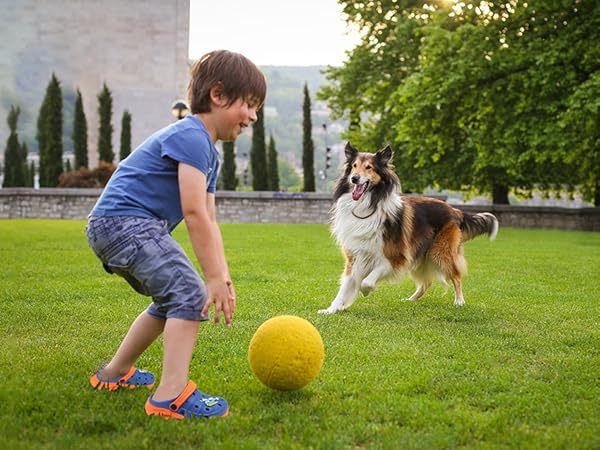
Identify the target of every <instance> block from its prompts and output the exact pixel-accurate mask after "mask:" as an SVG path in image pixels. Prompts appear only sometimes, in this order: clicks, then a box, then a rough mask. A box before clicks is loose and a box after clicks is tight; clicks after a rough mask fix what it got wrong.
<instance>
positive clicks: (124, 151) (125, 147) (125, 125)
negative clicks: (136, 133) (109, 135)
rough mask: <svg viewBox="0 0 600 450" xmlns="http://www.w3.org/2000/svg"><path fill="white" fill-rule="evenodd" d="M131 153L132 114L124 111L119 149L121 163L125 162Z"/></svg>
mask: <svg viewBox="0 0 600 450" xmlns="http://www.w3.org/2000/svg"><path fill="white" fill-rule="evenodd" d="M130 153H131V114H130V113H129V111H127V110H125V111H123V118H122V119H121V147H120V149H119V161H123V160H124V159H125V158H127V156H128V155H129V154H130Z"/></svg>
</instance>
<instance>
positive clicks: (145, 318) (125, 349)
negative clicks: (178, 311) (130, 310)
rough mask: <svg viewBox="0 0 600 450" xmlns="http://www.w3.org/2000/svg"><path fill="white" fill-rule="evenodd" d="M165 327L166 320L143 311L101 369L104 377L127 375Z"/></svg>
mask: <svg viewBox="0 0 600 450" xmlns="http://www.w3.org/2000/svg"><path fill="white" fill-rule="evenodd" d="M164 328H165V320H164V319H159V318H157V317H154V316H152V315H150V314H148V313H147V312H146V311H144V312H142V313H141V314H140V315H139V316H138V317H137V319H135V320H134V322H133V324H131V327H130V328H129V331H128V332H127V335H126V336H125V338H124V339H123V341H122V342H121V345H120V346H119V349H118V350H117V352H116V353H115V355H114V356H113V358H112V359H111V361H110V362H109V363H108V365H107V366H106V367H105V368H104V369H103V370H102V371H101V376H102V378H104V379H110V378H117V377H120V376H122V375H125V374H126V373H127V372H128V371H129V369H130V368H131V367H132V366H133V365H134V364H135V361H136V360H137V359H138V358H139V356H140V355H141V354H142V353H143V352H144V350H146V349H147V348H148V346H150V344H152V342H154V341H155V340H156V338H157V337H158V336H160V334H161V333H162V332H163V329H164Z"/></svg>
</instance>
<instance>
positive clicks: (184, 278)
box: [87, 50, 267, 419]
mask: <svg viewBox="0 0 600 450" xmlns="http://www.w3.org/2000/svg"><path fill="white" fill-rule="evenodd" d="M266 89H267V88H266V80H265V77H264V75H263V74H262V72H261V71H260V70H259V69H258V68H257V67H256V66H255V65H254V64H253V63H252V62H251V61H250V60H248V59H247V58H245V57H244V56H242V55H240V54H237V53H232V52H228V51H225V50H218V51H214V52H210V53H207V54H206V55H204V56H203V57H202V58H201V59H200V60H198V61H197V62H196V63H195V64H194V65H193V67H192V70H191V80H190V83H189V86H188V96H189V100H190V109H191V114H190V115H189V116H187V117H186V118H185V119H182V120H180V121H178V122H176V123H173V124H171V125H170V126H167V127H166V128H163V129H162V130H160V131H158V132H156V133H155V134H153V135H152V136H150V138H148V139H147V140H146V141H145V142H143V143H142V144H141V145H140V146H139V147H138V148H137V149H136V150H135V151H133V152H132V153H131V155H129V156H128V157H127V158H126V159H125V160H123V161H121V162H120V163H119V166H118V168H117V170H116V171H115V173H114V174H113V176H112V177H111V179H110V181H109V182H108V184H107V186H106V188H105V189H104V191H103V192H102V195H101V196H100V198H99V199H98V202H97V203H96V205H95V206H94V208H93V210H92V212H91V213H90V217H89V221H88V225H87V238H88V242H89V244H90V247H91V248H92V250H93V251H94V253H95V254H96V256H98V258H99V259H100V260H101V261H102V264H103V266H104V268H105V269H106V270H107V271H108V272H109V273H116V274H118V275H120V276H121V277H123V278H125V280H127V282H128V283H129V284H130V285H131V286H132V287H133V288H134V289H135V290H136V291H138V292H140V293H142V294H144V295H147V296H151V297H152V303H151V304H150V306H149V307H148V309H146V310H145V311H144V312H142V313H141V314H140V315H139V316H138V317H137V319H136V320H135V321H134V322H133V324H132V325H131V327H130V329H129V332H128V333H127V335H126V336H125V338H124V339H123V341H122V342H121V345H120V346H119V348H118V350H117V352H116V353H115V355H114V356H113V358H112V360H111V361H110V362H109V363H108V365H107V366H106V367H104V368H103V369H102V370H101V371H99V372H97V373H96V374H94V375H93V376H92V377H91V379H90V383H91V385H92V386H93V387H94V388H96V389H109V390H114V389H118V388H119V387H125V388H136V387H147V388H149V389H152V387H153V386H154V375H152V374H151V373H149V372H145V371H143V370H140V369H137V368H135V367H134V363H135V361H136V360H137V359H138V357H139V356H140V355H141V354H142V352H143V351H144V350H145V349H146V348H147V347H148V346H149V345H150V344H151V343H152V342H154V340H155V339H156V338H157V337H158V336H159V335H160V334H161V333H162V334H163V336H164V356H163V372H162V377H161V380H160V383H159V385H158V388H157V389H156V392H154V394H152V395H151V396H150V397H149V398H148V400H147V402H146V406H145V409H146V413H147V414H148V415H160V416H163V417H165V418H175V419H184V418H192V417H211V416H226V415H227V414H228V412H229V406H228V403H227V401H226V400H225V399H223V398H221V397H215V396H210V395H206V394H204V393H202V392H200V391H199V390H198V389H196V385H195V384H194V383H193V382H192V381H188V373H189V365H190V361H191V358H192V352H193V349H194V345H195V343H196V338H197V333H198V327H199V321H201V320H208V316H207V315H208V310H209V308H210V306H211V305H214V322H215V324H218V323H219V321H220V316H221V314H223V318H224V320H225V324H226V325H227V326H228V327H229V326H230V325H231V320H232V317H233V313H234V310H235V304H236V299H235V290H234V287H233V283H232V281H231V277H230V275H229V269H228V267H227V261H226V260H225V255H224V251H223V241H222V238H221V233H220V231H219V228H218V225H217V221H216V210H215V194H214V193H215V189H216V184H217V173H218V169H219V159H218V153H217V150H216V148H215V146H214V144H215V142H216V141H217V140H218V139H221V140H224V141H232V140H235V139H236V138H237V137H238V136H239V135H240V133H241V132H242V130H243V129H244V128H245V127H247V126H249V125H250V124H251V123H252V122H255V121H256V111H257V109H258V108H259V107H260V106H261V105H262V103H263V102H264V100H265V96H266ZM182 219H183V220H185V224H186V227H187V229H188V232H189V236H190V241H191V243H192V247H193V250H194V253H195V255H196V258H197V259H198V262H199V263H200V266H201V268H202V272H203V273H204V278H205V280H206V285H205V284H204V283H203V282H202V279H201V278H200V276H199V274H198V272H197V271H196V270H195V268H194V266H193V264H192V262H191V261H190V260H189V258H187V256H186V255H185V253H184V251H183V249H182V248H181V247H180V246H179V245H178V244H177V242H176V241H175V240H174V239H173V238H172V236H171V234H170V232H171V231H172V230H173V229H174V228H175V226H176V225H177V224H178V223H179V222H180V221H181V220H182Z"/></svg>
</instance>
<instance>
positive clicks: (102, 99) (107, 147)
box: [98, 83, 115, 164]
mask: <svg viewBox="0 0 600 450" xmlns="http://www.w3.org/2000/svg"><path fill="white" fill-rule="evenodd" d="M98 117H99V119H100V125H99V129H98V158H99V160H100V161H104V162H107V163H111V164H112V162H113V161H114V159H115V153H114V152H113V147H112V132H113V127H112V125H111V123H110V121H111V119H112V94H111V92H110V90H109V89H108V87H107V86H106V83H104V86H103V88H102V91H100V93H99V94H98Z"/></svg>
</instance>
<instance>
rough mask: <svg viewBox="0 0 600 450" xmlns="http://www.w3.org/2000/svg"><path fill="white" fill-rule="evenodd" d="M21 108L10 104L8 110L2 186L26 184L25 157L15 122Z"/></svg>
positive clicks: (17, 119)
mask: <svg viewBox="0 0 600 450" xmlns="http://www.w3.org/2000/svg"><path fill="white" fill-rule="evenodd" d="M20 113H21V109H20V108H19V107H18V106H17V107H16V108H15V106H14V105H11V106H10V111H9V112H8V118H7V119H6V121H7V123H8V128H9V129H10V134H9V136H8V139H7V140H6V148H5V150H4V181H3V182H2V186H3V187H16V186H25V184H26V174H25V168H26V159H24V158H23V155H22V148H21V145H20V144H19V135H18V133H17V122H18V121H19V114H20Z"/></svg>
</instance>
